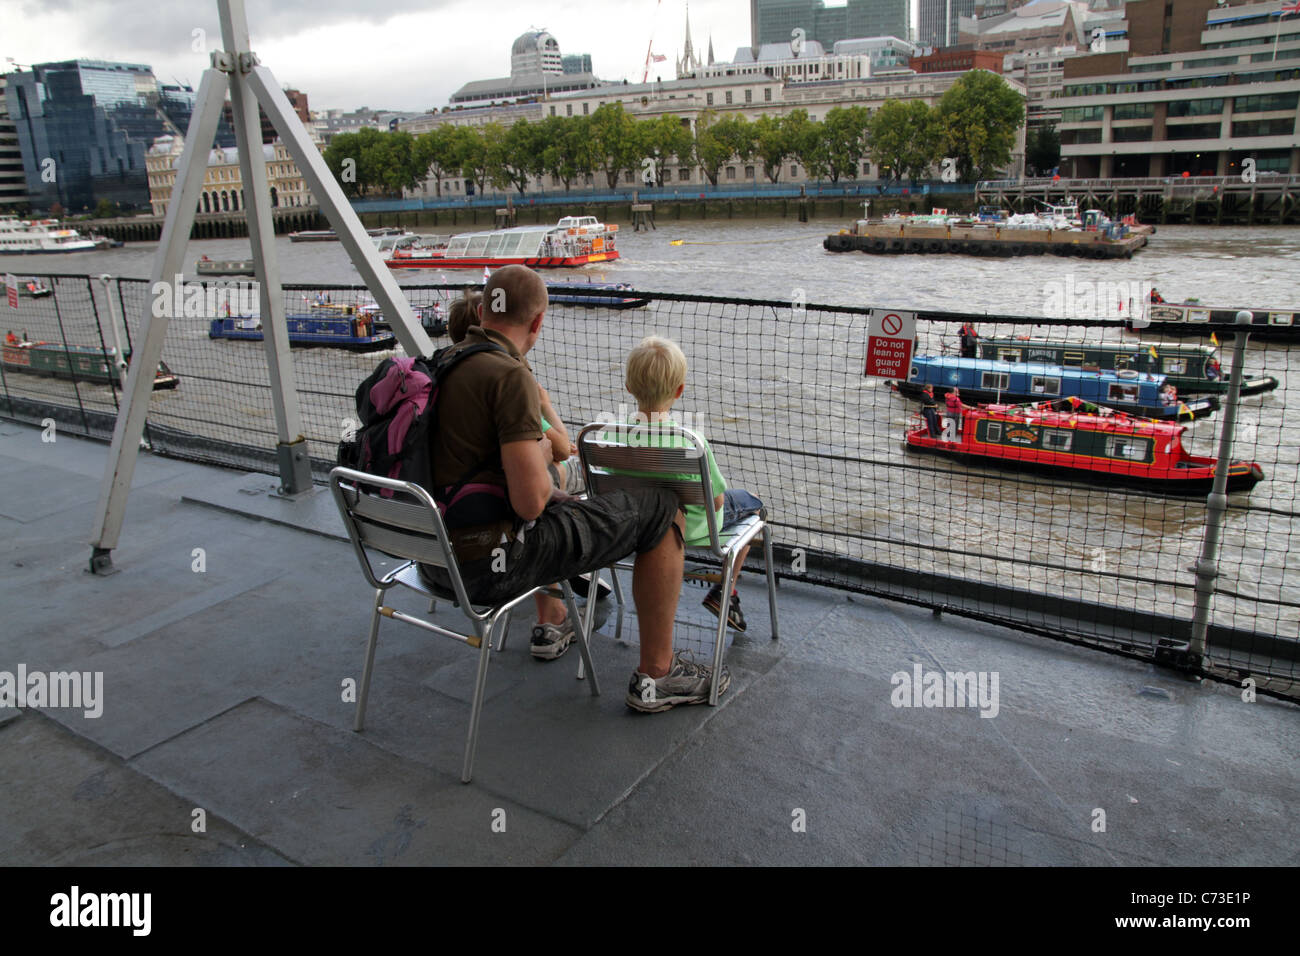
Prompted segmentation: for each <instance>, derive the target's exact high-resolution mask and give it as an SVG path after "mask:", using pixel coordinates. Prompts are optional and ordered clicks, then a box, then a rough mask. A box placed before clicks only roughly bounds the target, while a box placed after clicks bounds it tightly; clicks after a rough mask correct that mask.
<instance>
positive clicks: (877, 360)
mask: <svg viewBox="0 0 1300 956" xmlns="http://www.w3.org/2000/svg"><path fill="white" fill-rule="evenodd" d="M915 344H916V313H915V312H897V311H893V310H890V309H872V310H871V318H870V319H869V320H868V321H867V367H866V370H865V372H864V373H863V374H865V375H879V376H881V377H882V378H896V379H900V380H904V381H905V380H906V379H907V372H908V366H909V365H910V364H911V361H912V351H913V349H914V347H915Z"/></svg>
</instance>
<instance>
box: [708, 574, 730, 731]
mask: <svg viewBox="0 0 1300 956" xmlns="http://www.w3.org/2000/svg"><path fill="white" fill-rule="evenodd" d="M735 566H736V552H735V551H728V552H727V557H726V559H725V560H724V561H723V562H722V580H723V582H724V583H726V582H730V581H731V578H732V569H733V568H734V567H735ZM730 611H731V587H730V586H729V585H728V586H724V587H723V589H722V606H721V607H720V608H718V638H717V641H716V642H715V643H714V646H713V681H712V683H711V684H710V686H709V706H710V707H716V706H718V675H719V674H720V673H722V650H723V648H724V647H726V644H727V614H728V613H729V612H730Z"/></svg>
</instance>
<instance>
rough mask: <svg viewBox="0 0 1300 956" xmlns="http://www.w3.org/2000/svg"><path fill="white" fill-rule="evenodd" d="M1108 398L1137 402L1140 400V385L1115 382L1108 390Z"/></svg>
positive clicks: (1114, 400)
mask: <svg viewBox="0 0 1300 956" xmlns="http://www.w3.org/2000/svg"><path fill="white" fill-rule="evenodd" d="M1106 398H1108V399H1109V400H1110V401H1112V402H1130V403H1135V402H1137V400H1138V387H1137V386H1136V385H1125V384H1123V383H1120V382H1115V383H1114V384H1112V385H1111V386H1110V388H1109V389H1108V390H1107V392H1106Z"/></svg>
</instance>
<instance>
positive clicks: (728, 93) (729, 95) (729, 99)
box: [727, 90, 731, 106]
mask: <svg viewBox="0 0 1300 956" xmlns="http://www.w3.org/2000/svg"><path fill="white" fill-rule="evenodd" d="M727 105H728V106H730V105H731V90H727Z"/></svg>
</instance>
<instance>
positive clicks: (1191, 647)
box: [1157, 310, 1252, 671]
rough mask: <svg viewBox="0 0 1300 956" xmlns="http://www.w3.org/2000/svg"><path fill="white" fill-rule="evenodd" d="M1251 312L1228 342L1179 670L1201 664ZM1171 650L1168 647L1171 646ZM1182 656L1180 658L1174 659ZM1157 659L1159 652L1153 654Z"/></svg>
mask: <svg viewBox="0 0 1300 956" xmlns="http://www.w3.org/2000/svg"><path fill="white" fill-rule="evenodd" d="M1251 319H1252V316H1251V313H1249V312H1247V311H1245V310H1242V311H1241V312H1238V313H1237V325H1238V326H1239V327H1242V331H1240V332H1237V333H1236V334H1235V336H1234V341H1233V345H1232V375H1231V377H1230V378H1229V380H1228V401H1227V406H1226V407H1225V409H1224V412H1223V424H1222V426H1221V427H1220V429H1219V460H1218V461H1217V462H1216V463H1215V465H1214V485H1213V487H1212V488H1211V490H1210V496H1209V498H1208V499H1206V502H1205V511H1206V514H1205V537H1204V538H1203V539H1202V541H1201V556H1200V558H1199V559H1198V560H1197V562H1196V606H1195V608H1194V610H1193V611H1192V636H1191V640H1190V642H1189V643H1188V646H1187V649H1186V651H1185V652H1183V654H1178V653H1177V651H1176V650H1175V653H1174V654H1173V655H1172V657H1173V660H1172V661H1171V663H1173V664H1174V665H1175V666H1178V667H1180V668H1182V669H1191V670H1197V671H1199V670H1201V669H1202V667H1203V666H1204V663H1205V652H1206V647H1207V642H1206V635H1207V633H1208V632H1209V629H1210V603H1211V601H1212V600H1213V598H1214V581H1215V578H1217V577H1218V576H1219V566H1218V555H1219V535H1220V534H1221V533H1222V531H1223V518H1224V514H1225V513H1226V512H1227V510H1228V495H1227V489H1228V469H1229V468H1230V467H1231V466H1232V439H1233V435H1234V433H1235V431H1236V428H1237V404H1238V399H1239V397H1240V395H1241V380H1242V378H1243V376H1244V373H1245V370H1244V368H1243V366H1244V364H1245V359H1246V339H1247V338H1248V337H1249V333H1248V332H1247V331H1245V327H1246V326H1249V325H1250V323H1251ZM1171 650H1172V648H1171ZM1179 657H1182V658H1183V659H1182V660H1178V659H1177V658H1179ZM1157 658H1159V653H1157Z"/></svg>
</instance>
